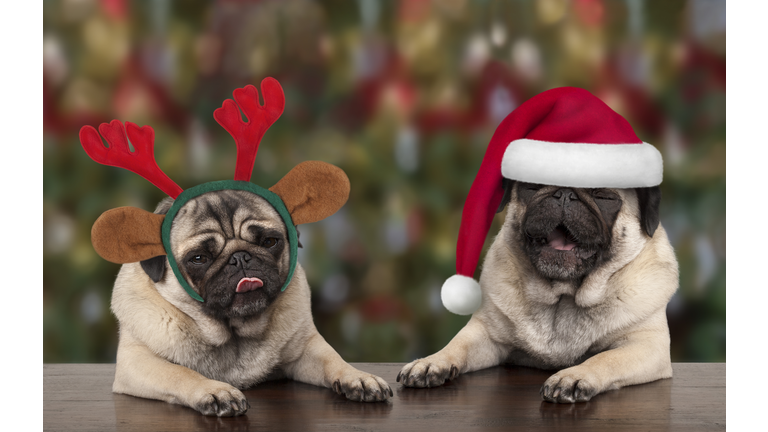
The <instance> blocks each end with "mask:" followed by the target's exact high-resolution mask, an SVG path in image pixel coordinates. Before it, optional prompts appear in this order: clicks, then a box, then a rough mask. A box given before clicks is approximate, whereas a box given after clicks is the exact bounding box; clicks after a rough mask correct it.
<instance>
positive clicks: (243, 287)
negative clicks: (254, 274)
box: [235, 278, 264, 293]
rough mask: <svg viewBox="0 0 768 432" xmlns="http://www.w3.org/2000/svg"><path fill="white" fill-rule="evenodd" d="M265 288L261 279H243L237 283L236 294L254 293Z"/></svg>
mask: <svg viewBox="0 0 768 432" xmlns="http://www.w3.org/2000/svg"><path fill="white" fill-rule="evenodd" d="M263 286H264V282H262V281H261V279H259V278H242V279H240V282H238V283H237V289H236V290H235V292H239V293H244V292H248V291H253V290H255V289H258V288H261V287H263Z"/></svg>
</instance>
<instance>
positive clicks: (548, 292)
mask: <svg viewBox="0 0 768 432" xmlns="http://www.w3.org/2000/svg"><path fill="white" fill-rule="evenodd" d="M503 187H504V189H505V193H504V199H503V201H502V206H501V207H500V211H501V209H502V208H503V207H504V206H505V204H507V203H508V209H507V214H506V217H505V220H504V224H503V226H502V228H501V231H500V232H499V233H498V235H497V236H496V238H495V240H494V241H493V244H492V246H491V247H490V249H489V251H488V253H487V256H486V258H485V262H484V265H483V271H482V275H481V277H480V286H481V287H482V305H481V306H480V309H479V310H478V311H477V312H475V313H474V314H473V315H472V318H471V319H470V320H469V322H468V323H467V325H466V326H465V327H464V328H463V329H462V330H461V331H460V332H459V333H458V334H457V335H456V336H455V337H454V338H453V340H451V341H450V343H448V345H447V346H446V347H445V348H443V349H442V350H440V351H439V352H437V353H435V354H433V355H431V356H429V357H426V358H423V359H418V360H416V361H413V362H411V363H409V364H407V365H406V366H405V367H403V368H402V370H401V371H400V373H399V374H398V375H397V381H398V382H402V383H403V385H405V386H406V387H435V386H439V385H442V384H443V383H445V381H446V380H452V379H454V378H456V377H457V376H458V375H460V374H462V373H467V372H472V371H476V370H479V369H484V368H488V367H492V366H496V365H499V364H502V363H508V364H512V365H519V366H527V367H535V368H541V369H550V370H559V371H558V372H556V373H555V374H554V375H552V376H551V377H550V378H549V379H547V380H546V382H544V384H543V386H542V387H541V391H540V393H541V396H542V398H543V399H544V400H545V401H548V402H558V403H573V402H585V401H589V400H590V399H591V398H592V397H594V396H595V395H597V394H599V393H602V392H605V391H607V390H612V389H618V388H621V387H624V386H628V385H633V384H641V383H646V382H650V381H654V380H658V379H661V378H669V377H671V376H672V365H671V362H670V337H669V328H668V325H667V317H666V305H667V303H668V301H669V300H670V298H671V297H672V295H673V294H674V292H675V291H676V289H677V287H678V266H677V261H676V258H675V254H674V251H673V249H672V246H671V245H670V243H669V240H668V239H667V235H666V233H665V231H664V228H663V227H662V226H661V225H660V224H659V201H660V196H661V192H660V189H659V188H658V186H656V187H649V188H633V189H610V188H607V189H603V188H598V189H584V188H567V187H558V186H549V185H541V184H531V183H523V182H519V181H513V180H509V179H504V185H503Z"/></svg>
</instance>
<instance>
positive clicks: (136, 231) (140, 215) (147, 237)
mask: <svg viewBox="0 0 768 432" xmlns="http://www.w3.org/2000/svg"><path fill="white" fill-rule="evenodd" d="M164 219H165V215H160V214H154V213H150V212H148V211H146V210H142V209H139V208H136V207H118V208H116V209H112V210H108V211H105V212H104V213H102V214H101V216H99V218H98V219H96V222H94V223H93V228H91V243H93V248H94V249H96V253H98V254H99V255H100V256H101V257H102V258H104V259H105V260H107V261H111V262H113V263H117V264H125V263H132V262H139V261H143V260H145V259H149V258H153V257H156V256H159V255H165V248H163V240H162V237H161V227H162V225H163V220H164Z"/></svg>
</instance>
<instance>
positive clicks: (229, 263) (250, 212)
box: [171, 190, 290, 318]
mask: <svg viewBox="0 0 768 432" xmlns="http://www.w3.org/2000/svg"><path fill="white" fill-rule="evenodd" d="M171 247H172V249H173V255H174V257H175V258H176V261H177V263H178V265H179V270H180V271H181V273H182V275H184V277H185V279H186V280H187V282H188V283H189V284H190V286H192V288H193V289H194V290H195V291H197V292H198V293H199V294H200V296H201V297H202V298H203V300H204V302H203V303H202V308H203V311H205V312H206V313H207V314H209V315H211V316H214V317H217V318H235V317H248V316H253V315H256V314H258V313H260V312H262V311H263V310H264V309H266V308H267V307H269V305H270V304H272V302H273V301H274V300H275V298H277V296H278V295H279V294H280V289H281V288H282V287H283V285H284V284H285V281H286V278H287V277H288V272H289V270H290V269H289V260H290V248H289V247H288V235H287V230H286V227H285V223H284V222H283V220H282V218H281V217H280V215H279V214H278V213H277V211H276V210H275V209H274V208H273V207H272V206H271V205H270V204H269V203H268V202H267V201H266V200H265V199H264V198H262V197H260V196H258V195H255V194H253V193H250V192H246V191H236V190H224V191H217V192H208V193H206V194H203V195H200V196H198V197H196V198H194V199H192V200H190V201H189V202H187V203H186V204H185V205H184V206H183V207H182V208H181V209H180V210H179V212H178V214H177V215H176V218H175V219H174V220H173V225H172V227H171Z"/></svg>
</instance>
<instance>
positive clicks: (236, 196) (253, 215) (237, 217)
mask: <svg viewBox="0 0 768 432" xmlns="http://www.w3.org/2000/svg"><path fill="white" fill-rule="evenodd" d="M254 229H257V230H259V231H260V230H263V229H273V230H277V231H279V232H280V233H282V234H283V235H284V236H286V235H287V232H286V228H285V224H284V223H283V221H282V218H281V217H280V215H279V214H278V212H277V210H275V208H274V207H272V205H271V204H269V202H267V200H266V199H264V198H262V197H260V196H258V195H256V194H254V193H251V192H248V191H239V190H222V191H215V192H208V193H205V194H202V195H200V196H198V197H195V198H193V199H191V200H189V202H187V203H186V204H184V206H183V207H182V208H181V209H180V210H179V212H178V214H177V215H176V218H175V219H174V220H173V225H172V227H171V244H172V247H173V249H174V252H175V251H176V249H177V248H180V249H185V248H186V247H189V246H191V245H192V244H196V243H199V242H201V241H203V240H204V239H203V238H211V237H213V238H215V239H216V240H217V242H219V241H220V242H222V243H223V242H226V240H230V239H243V240H246V241H248V240H249V239H250V237H252V236H253V235H254Z"/></svg>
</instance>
